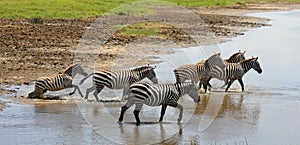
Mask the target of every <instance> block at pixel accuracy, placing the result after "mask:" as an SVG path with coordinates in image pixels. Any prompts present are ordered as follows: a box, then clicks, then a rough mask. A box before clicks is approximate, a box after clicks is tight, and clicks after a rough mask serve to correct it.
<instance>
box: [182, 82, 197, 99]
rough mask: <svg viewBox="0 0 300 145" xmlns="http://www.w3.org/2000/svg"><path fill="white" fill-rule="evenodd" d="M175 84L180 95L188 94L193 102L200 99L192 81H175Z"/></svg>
mask: <svg viewBox="0 0 300 145" xmlns="http://www.w3.org/2000/svg"><path fill="white" fill-rule="evenodd" d="M177 85H178V90H179V91H180V94H181V95H184V94H188V95H189V96H190V97H191V98H192V99H193V100H194V102H195V103H198V102H199V101H200V95H199V93H198V89H197V87H196V85H195V84H194V83H191V82H187V83H177Z"/></svg>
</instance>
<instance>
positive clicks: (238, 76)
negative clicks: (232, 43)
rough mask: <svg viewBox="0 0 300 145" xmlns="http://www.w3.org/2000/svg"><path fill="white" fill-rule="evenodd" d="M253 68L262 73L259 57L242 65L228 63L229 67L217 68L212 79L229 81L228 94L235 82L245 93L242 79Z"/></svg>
mask: <svg viewBox="0 0 300 145" xmlns="http://www.w3.org/2000/svg"><path fill="white" fill-rule="evenodd" d="M252 68H253V69H254V70H255V71H257V72H258V73H259V74H261V73H262V69H261V67H260V64H259V62H258V57H255V58H251V59H246V60H243V61H241V62H240V63H228V65H227V66H226V67H225V68H219V67H217V69H214V70H213V71H212V73H211V77H212V78H216V79H219V80H224V81H227V80H229V82H228V84H227V87H226V89H225V91H226V92H227V91H228V89H229V87H230V86H231V84H232V83H233V82H234V81H235V80H238V81H239V83H240V85H241V87H242V91H244V83H243V80H242V78H243V76H244V75H245V74H246V73H247V72H248V71H249V70H250V69H252ZM208 81H209V80H208Z"/></svg>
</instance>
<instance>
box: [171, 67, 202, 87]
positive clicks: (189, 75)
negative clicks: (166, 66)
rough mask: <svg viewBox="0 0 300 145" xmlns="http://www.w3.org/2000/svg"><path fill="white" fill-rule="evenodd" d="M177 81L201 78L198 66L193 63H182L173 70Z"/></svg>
mask: <svg viewBox="0 0 300 145" xmlns="http://www.w3.org/2000/svg"><path fill="white" fill-rule="evenodd" d="M173 72H174V74H175V78H176V82H177V83H179V82H184V81H185V80H199V78H198V73H197V67H196V66H195V65H193V64H190V65H182V66H180V67H178V68H176V69H174V70H173Z"/></svg>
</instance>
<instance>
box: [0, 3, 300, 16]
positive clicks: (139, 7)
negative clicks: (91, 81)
mask: <svg viewBox="0 0 300 145" xmlns="http://www.w3.org/2000/svg"><path fill="white" fill-rule="evenodd" d="M132 2H134V3H132ZM247 2H300V0H165V1H164V2H163V1H159V0H146V1H141V0H0V17H1V18H17V19H18V18H87V17H93V16H99V15H103V14H106V13H107V12H113V13H114V14H118V15H128V14H149V13H152V11H151V10H150V9H147V8H146V6H151V5H180V6H233V5H245V4H246V3H247ZM125 4H128V5H126V6H125V7H119V6H122V5H125Z"/></svg>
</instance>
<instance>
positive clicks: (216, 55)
mask: <svg viewBox="0 0 300 145" xmlns="http://www.w3.org/2000/svg"><path fill="white" fill-rule="evenodd" d="M220 55H221V53H216V54H213V55H211V56H210V57H209V58H208V59H206V61H205V62H207V61H208V60H210V59H213V58H215V57H218V56H220Z"/></svg>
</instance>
